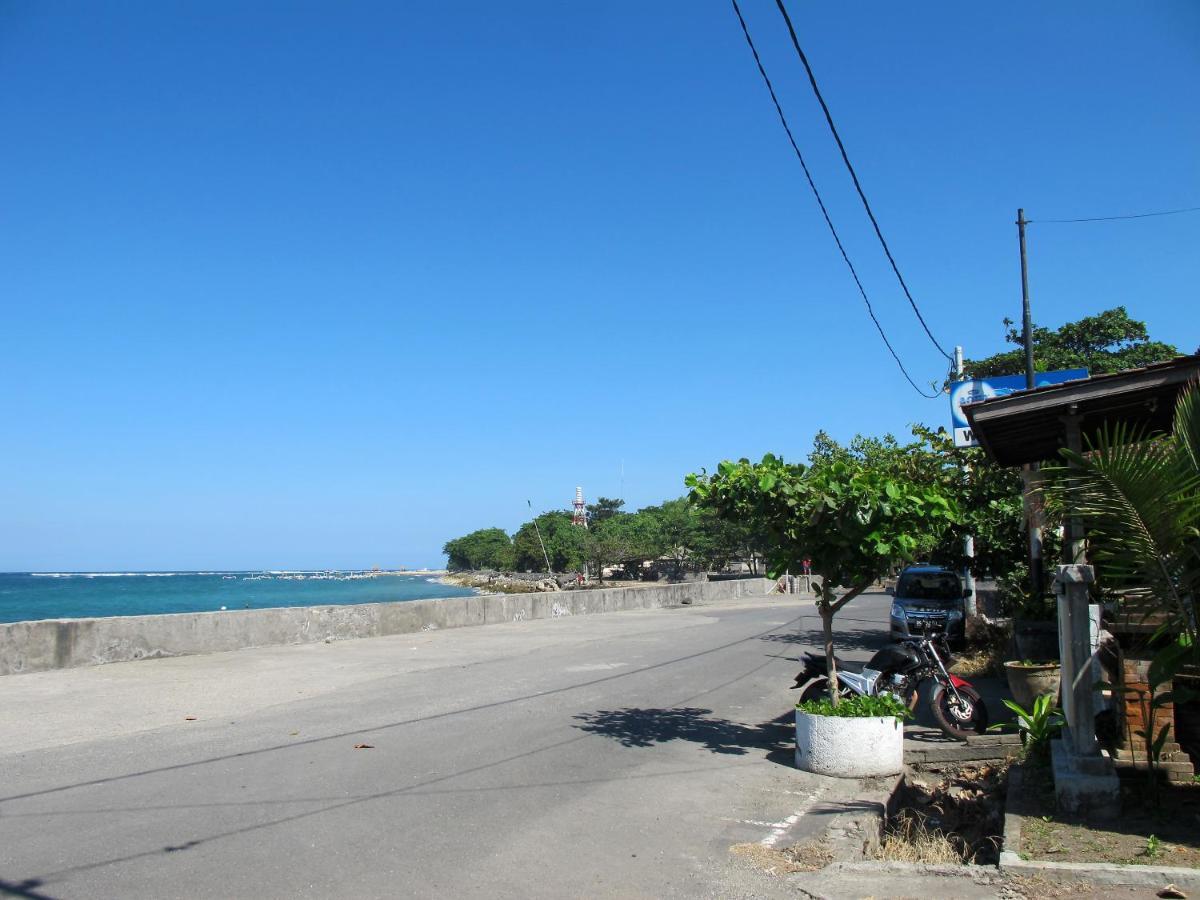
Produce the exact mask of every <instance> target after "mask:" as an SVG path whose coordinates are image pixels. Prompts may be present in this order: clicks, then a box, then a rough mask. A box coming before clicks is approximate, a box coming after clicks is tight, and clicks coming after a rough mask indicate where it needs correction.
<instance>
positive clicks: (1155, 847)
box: [1142, 835, 1162, 859]
mask: <svg viewBox="0 0 1200 900" xmlns="http://www.w3.org/2000/svg"><path fill="white" fill-rule="evenodd" d="M1142 855H1143V856H1148V857H1150V858H1151V859H1154V858H1155V857H1158V856H1161V855H1162V841H1160V840H1159V839H1158V838H1157V837H1155V836H1154V835H1150V837H1148V838H1146V849H1145V850H1143V851H1142Z"/></svg>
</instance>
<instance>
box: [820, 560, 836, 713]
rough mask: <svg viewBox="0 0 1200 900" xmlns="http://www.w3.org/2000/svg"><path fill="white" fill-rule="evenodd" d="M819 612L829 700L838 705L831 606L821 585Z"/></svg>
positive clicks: (827, 594) (826, 592)
mask: <svg viewBox="0 0 1200 900" xmlns="http://www.w3.org/2000/svg"><path fill="white" fill-rule="evenodd" d="M817 610H818V611H819V612H820V613H821V629H822V631H824V632H825V665H826V667H827V669H828V671H829V702H830V703H832V704H833V705H834V706H837V705H838V677H837V660H836V659H835V658H834V655H833V606H832V605H831V604H830V602H829V593H828V591H826V590H825V586H824V585H823V584H822V585H821V601H820V603H818V604H817Z"/></svg>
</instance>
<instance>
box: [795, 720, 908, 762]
mask: <svg viewBox="0 0 1200 900" xmlns="http://www.w3.org/2000/svg"><path fill="white" fill-rule="evenodd" d="M796 767H797V768H799V769H803V770H804V771H806V772H816V773H817V774H818V775H833V776H835V777H837V778H867V777H869V776H871V775H896V774H898V773H899V772H900V771H901V770H902V769H903V768H904V723H903V722H901V721H900V720H899V719H897V718H895V717H894V716H871V717H870V718H861V719H856V718H845V717H843V716H814V715H813V714H812V713H806V712H801V711H800V710H796Z"/></svg>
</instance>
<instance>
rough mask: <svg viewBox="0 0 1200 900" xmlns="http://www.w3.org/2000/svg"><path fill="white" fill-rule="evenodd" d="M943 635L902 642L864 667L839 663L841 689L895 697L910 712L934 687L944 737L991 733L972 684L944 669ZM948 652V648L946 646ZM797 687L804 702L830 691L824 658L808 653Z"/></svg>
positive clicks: (932, 694)
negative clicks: (923, 691)
mask: <svg viewBox="0 0 1200 900" xmlns="http://www.w3.org/2000/svg"><path fill="white" fill-rule="evenodd" d="M942 640H943V639H942V636H940V635H923V636H917V637H908V638H903V639H902V640H901V641H899V642H898V643H895V644H890V645H889V646H887V647H884V648H883V649H882V650H880V651H879V652H878V653H876V654H875V655H874V656H872V657H871V659H870V660H869V661H868V662H867V663H866V664H865V665H864V664H863V663H854V662H846V661H843V660H841V659H838V658H837V657H836V656H835V657H834V659H835V660H836V661H837V676H838V686H839V688H840V690H841V691H842V692H844V693H850V694H858V695H865V696H871V695H878V694H885V693H887V694H892V695H894V696H896V697H898V698H900V701H901V702H902V703H904V705H905V706H907V707H908V708H909V709H915V708H916V705H917V699H918V697H919V696H920V686H921V684H922V683H923V682H924V681H926V680H929V679H932V680H933V682H934V686H933V690H932V691H930V693H929V706H930V711H931V712H932V713H933V718H934V721H936V722H937V724H938V728H940V729H941V730H942V731H943V733H945V734H946V735H948V736H949V737H952V738H954V739H955V740H960V741H965V740H966V739H967V737H968V736H970V735H972V734H983V732H984V731H985V730H987V725H988V713H987V707H986V706H985V705H984V703H983V698H982V697H980V696H979V692H978V691H977V690H975V688H974V687H972V686H971V683H970V682H969V681H966V680H964V679H962V678H959V677H958V676H957V675H952V674H951V673H950V672H949V671H948V670H947V668H946V661H948V660H949V654H948V653H947V654H946V661H943V659H942V654H941V653H939V652H938V644H939V643H942ZM942 650H943V652H945V644H944V643H942ZM795 688H803V691H802V692H801V694H800V702H801V703H803V702H805V701H806V700H815V699H819V698H820V697H821V696H822V695H824V694H827V693H828V691H829V666H828V663H827V662H826V660H825V657H824V655H820V656H818V655H817V654H815V653H805V654H804V671H802V672H801V673H800V674H799V675H797V676H796V684H795V685H794V686H793V689H795Z"/></svg>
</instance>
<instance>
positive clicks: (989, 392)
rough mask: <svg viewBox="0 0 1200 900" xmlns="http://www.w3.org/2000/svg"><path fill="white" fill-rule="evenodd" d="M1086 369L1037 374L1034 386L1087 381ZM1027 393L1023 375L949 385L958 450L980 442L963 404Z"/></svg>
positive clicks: (951, 418) (956, 382) (951, 419)
mask: <svg viewBox="0 0 1200 900" xmlns="http://www.w3.org/2000/svg"><path fill="white" fill-rule="evenodd" d="M1087 377H1088V370H1087V369H1062V370H1060V371H1058V372H1035V373H1034V375H1033V384H1034V387H1041V386H1042V385H1044V384H1062V383H1063V382H1064V381H1076V380H1078V379H1080V378H1087ZM1023 390H1025V376H1024V375H989V376H988V377H987V378H972V379H971V380H970V381H952V382H951V383H950V421H951V423H952V424H953V426H954V446H955V447H978V446H979V441H977V440H975V436H974V435H973V434H971V426H970V425H968V424H967V417H966V416H965V415H964V414H963V410H962V408H963V405H964V404H966V403H978V402H979V401H980V400H987V399H989V398H991V397H1006V396H1008V395H1009V394H1012V393H1015V392H1016V391H1023Z"/></svg>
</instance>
